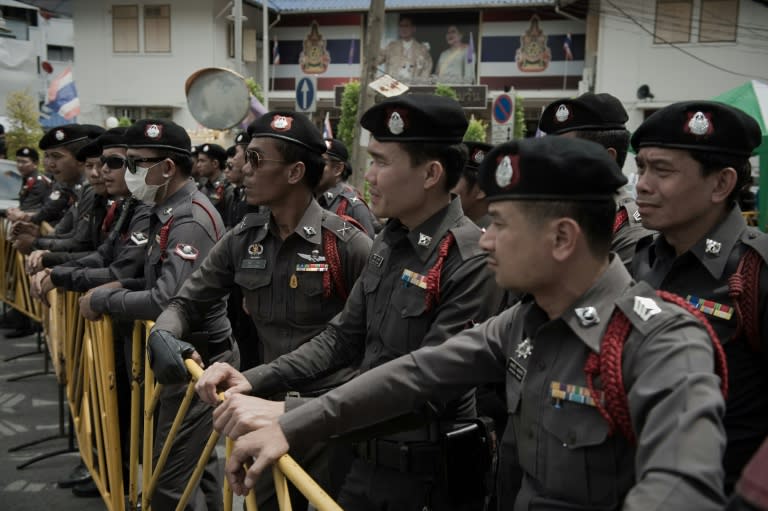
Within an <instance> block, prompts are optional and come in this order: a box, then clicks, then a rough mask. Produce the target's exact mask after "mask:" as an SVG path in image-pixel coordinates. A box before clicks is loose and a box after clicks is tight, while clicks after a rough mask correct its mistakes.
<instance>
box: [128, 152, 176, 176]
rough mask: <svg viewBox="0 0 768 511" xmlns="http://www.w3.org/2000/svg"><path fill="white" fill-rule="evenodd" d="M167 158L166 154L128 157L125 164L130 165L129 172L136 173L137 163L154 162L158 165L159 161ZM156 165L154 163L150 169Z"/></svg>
mask: <svg viewBox="0 0 768 511" xmlns="http://www.w3.org/2000/svg"><path fill="white" fill-rule="evenodd" d="M167 159H168V158H167V157H166V156H155V157H153V158H128V159H126V160H125V164H126V166H127V167H128V172H130V173H131V174H135V173H136V165H137V164H139V163H154V164H155V165H157V164H158V163H160V162H162V161H165V160H167ZM155 165H152V166H151V167H149V169H151V168H152V167H154V166H155ZM149 169H147V170H149Z"/></svg>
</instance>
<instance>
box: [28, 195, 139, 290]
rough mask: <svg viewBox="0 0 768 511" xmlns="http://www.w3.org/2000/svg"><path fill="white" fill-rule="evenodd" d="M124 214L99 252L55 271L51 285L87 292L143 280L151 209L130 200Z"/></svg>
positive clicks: (66, 264)
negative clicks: (128, 281) (109, 284)
mask: <svg viewBox="0 0 768 511" xmlns="http://www.w3.org/2000/svg"><path fill="white" fill-rule="evenodd" d="M120 210H121V212H120V215H119V217H118V218H117V220H116V221H115V223H114V228H113V229H112V231H110V233H109V236H108V237H107V239H106V240H105V241H104V243H102V244H101V245H99V247H98V249H97V250H96V251H95V252H93V253H91V254H89V255H87V256H85V257H82V258H80V259H77V260H74V261H69V262H67V263H64V264H62V265H58V266H56V267H54V268H53V271H52V272H51V282H53V284H54V285H55V286H56V287H61V288H64V289H70V290H73V291H87V290H89V289H92V288H94V287H97V286H100V285H102V284H106V283H108V282H113V281H116V280H123V279H129V278H141V277H142V276H143V273H144V259H145V253H146V248H147V243H148V242H149V217H150V207H149V206H148V205H146V204H144V203H142V202H139V201H137V200H136V199H133V198H129V199H125V200H123V201H122V204H121V205H120ZM46 255H47V254H46ZM43 259H44V260H45V256H43Z"/></svg>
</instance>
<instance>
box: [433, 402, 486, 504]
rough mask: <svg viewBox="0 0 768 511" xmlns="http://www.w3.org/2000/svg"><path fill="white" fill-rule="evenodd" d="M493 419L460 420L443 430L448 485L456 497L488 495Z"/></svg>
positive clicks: (472, 497) (457, 499) (444, 460)
mask: <svg viewBox="0 0 768 511" xmlns="http://www.w3.org/2000/svg"><path fill="white" fill-rule="evenodd" d="M492 433H493V420H491V419H488V418H487V417H480V418H477V419H472V420H467V421H461V422H457V423H456V424H454V425H453V427H451V428H449V429H448V430H446V431H444V432H443V434H442V443H443V449H442V451H443V467H444V471H445V483H446V488H447V489H448V491H449V493H450V494H451V498H452V499H455V500H456V501H465V500H467V499H476V498H481V497H483V496H485V495H488V492H489V491H490V490H491V488H489V487H488V481H489V478H488V474H489V472H490V470H491V466H492V461H493V445H492V439H491V438H492Z"/></svg>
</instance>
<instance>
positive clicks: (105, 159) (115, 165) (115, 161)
mask: <svg viewBox="0 0 768 511" xmlns="http://www.w3.org/2000/svg"><path fill="white" fill-rule="evenodd" d="M99 159H100V160H101V164H102V165H106V166H107V168H108V169H110V170H120V169H122V168H123V167H124V166H125V161H126V160H125V158H123V157H122V156H102V157H100V158H99Z"/></svg>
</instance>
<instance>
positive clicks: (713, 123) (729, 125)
mask: <svg viewBox="0 0 768 511" xmlns="http://www.w3.org/2000/svg"><path fill="white" fill-rule="evenodd" d="M760 138H761V133H760V126H759V125H758V124H757V121H755V119H754V118H752V117H751V116H749V115H748V114H746V113H744V112H742V111H741V110H739V109H738V108H734V107H732V106H728V105H724V104H723V103H717V102H715V101H682V102H680V103H673V104H671V105H669V106H668V107H665V108H662V109H661V110H659V111H657V112H654V113H653V114H652V115H651V116H650V117H648V118H647V119H646V120H645V122H644V123H643V124H641V125H640V127H639V128H637V131H635V133H634V135H632V148H633V149H634V150H635V151H636V152H637V151H638V150H639V149H640V148H642V147H649V146H650V147H670V148H674V149H692V150H695V151H707V152H715V153H726V154H733V155H737V156H747V157H748V156H749V155H751V154H752V151H754V150H755V148H756V147H757V146H759V145H760V142H761V140H760Z"/></svg>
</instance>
